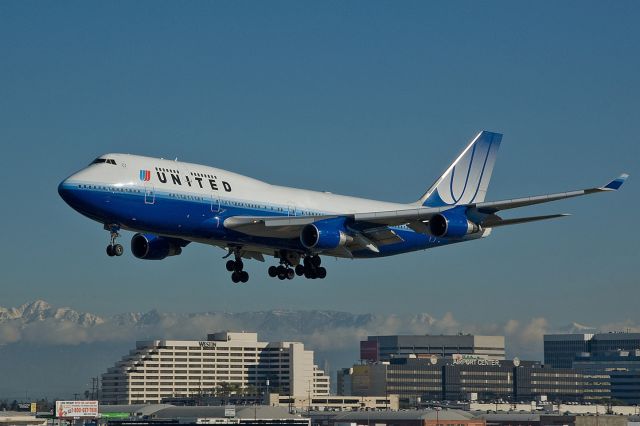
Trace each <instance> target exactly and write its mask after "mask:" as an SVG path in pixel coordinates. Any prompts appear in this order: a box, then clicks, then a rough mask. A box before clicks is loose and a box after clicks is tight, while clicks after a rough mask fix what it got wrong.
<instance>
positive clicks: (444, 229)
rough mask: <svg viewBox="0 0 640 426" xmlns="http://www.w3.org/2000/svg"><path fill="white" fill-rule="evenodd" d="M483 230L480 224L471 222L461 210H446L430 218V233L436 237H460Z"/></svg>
mask: <svg viewBox="0 0 640 426" xmlns="http://www.w3.org/2000/svg"><path fill="white" fill-rule="evenodd" d="M481 230H482V228H481V227H480V225H478V224H476V223H473V222H471V221H470V220H469V219H467V217H466V216H465V215H464V214H461V213H460V212H452V211H446V212H442V213H438V214H436V215H435V216H432V217H431V219H429V233H430V234H431V235H433V236H434V237H451V238H459V237H464V236H465V235H468V234H474V233H476V232H480V231H481Z"/></svg>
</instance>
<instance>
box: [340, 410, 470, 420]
mask: <svg viewBox="0 0 640 426" xmlns="http://www.w3.org/2000/svg"><path fill="white" fill-rule="evenodd" d="M474 417H475V416H474V415H473V414H471V413H469V412H467V411H462V410H449V409H444V410H405V411H353V412H348V413H341V414H338V415H336V416H335V419H336V420H344V421H350V420H367V419H368V420H372V421H374V420H400V419H403V420H436V419H437V420H443V421H446V420H471V419H473V418H474Z"/></svg>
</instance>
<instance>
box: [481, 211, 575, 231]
mask: <svg viewBox="0 0 640 426" xmlns="http://www.w3.org/2000/svg"><path fill="white" fill-rule="evenodd" d="M567 216H571V215H570V214H566V213H562V214H549V215H544V216H529V217H517V218H513V219H502V218H501V217H500V216H498V215H495V214H493V215H491V216H489V217H487V218H486V219H485V220H483V221H482V223H481V225H482V227H484V228H496V227H498V226H506V225H516V224H519V223H527V222H536V221H539V220H547V219H556V218H560V217H567Z"/></svg>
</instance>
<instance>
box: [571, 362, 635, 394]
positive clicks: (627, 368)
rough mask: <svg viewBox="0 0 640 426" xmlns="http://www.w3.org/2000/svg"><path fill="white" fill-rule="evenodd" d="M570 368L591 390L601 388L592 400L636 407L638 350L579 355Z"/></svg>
mask: <svg viewBox="0 0 640 426" xmlns="http://www.w3.org/2000/svg"><path fill="white" fill-rule="evenodd" d="M573 368H574V369H575V370H576V371H578V372H580V373H582V374H583V375H584V376H585V379H586V380H587V381H588V382H589V383H590V384H591V387H596V386H599V387H601V388H603V389H602V393H601V394H596V395H595V397H594V398H592V399H602V398H606V399H611V400H613V401H614V402H618V403H624V404H630V405H635V404H640V349H636V350H633V351H625V350H618V351H605V352H604V353H600V354H599V355H595V354H593V353H583V354H581V355H579V356H577V357H576V359H575V360H574V361H573Z"/></svg>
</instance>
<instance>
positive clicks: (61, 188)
mask: <svg viewBox="0 0 640 426" xmlns="http://www.w3.org/2000/svg"><path fill="white" fill-rule="evenodd" d="M71 193H72V191H71V189H70V187H69V179H65V180H63V181H62V182H60V184H59V185H58V195H60V198H62V199H63V200H64V202H65V203H67V204H69V205H71V198H72V194H71Z"/></svg>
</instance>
